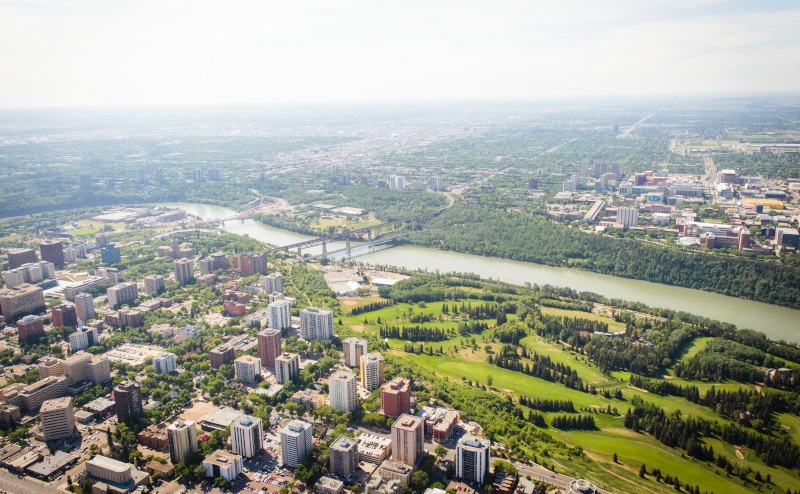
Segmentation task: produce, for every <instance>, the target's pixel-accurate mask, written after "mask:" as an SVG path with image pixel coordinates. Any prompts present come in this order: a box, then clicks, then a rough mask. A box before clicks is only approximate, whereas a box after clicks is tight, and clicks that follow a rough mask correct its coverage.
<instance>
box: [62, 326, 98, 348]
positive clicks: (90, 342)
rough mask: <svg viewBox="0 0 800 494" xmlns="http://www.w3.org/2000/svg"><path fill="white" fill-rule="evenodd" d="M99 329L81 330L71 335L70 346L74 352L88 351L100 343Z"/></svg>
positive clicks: (84, 328)
mask: <svg viewBox="0 0 800 494" xmlns="http://www.w3.org/2000/svg"><path fill="white" fill-rule="evenodd" d="M98 341H99V340H98V338H97V329H95V328H86V327H83V328H79V329H78V330H77V331H75V332H73V333H70V334H69V346H70V348H71V349H72V351H73V352H78V351H80V350H86V349H87V348H89V347H91V346H95V345H97V343H98Z"/></svg>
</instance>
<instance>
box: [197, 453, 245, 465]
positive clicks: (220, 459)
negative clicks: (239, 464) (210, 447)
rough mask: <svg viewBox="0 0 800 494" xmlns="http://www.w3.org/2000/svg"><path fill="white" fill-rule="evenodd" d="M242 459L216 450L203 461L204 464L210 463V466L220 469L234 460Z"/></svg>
mask: <svg viewBox="0 0 800 494" xmlns="http://www.w3.org/2000/svg"><path fill="white" fill-rule="evenodd" d="M241 459H242V457H241V456H240V455H235V454H233V453H228V452H227V451H222V450H221V449H218V450H216V451H214V452H213V453H211V454H210V455H208V457H207V458H206V459H205V460H203V462H204V463H211V464H212V465H217V466H220V467H227V466H228V465H230V464H231V463H233V462H234V461H236V460H241Z"/></svg>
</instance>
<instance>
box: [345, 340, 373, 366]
mask: <svg viewBox="0 0 800 494" xmlns="http://www.w3.org/2000/svg"><path fill="white" fill-rule="evenodd" d="M342 350H343V351H344V365H346V366H348V367H358V366H359V364H360V363H361V356H362V355H366V354H367V340H362V339H359V338H353V337H350V338H345V340H344V341H343V342H342Z"/></svg>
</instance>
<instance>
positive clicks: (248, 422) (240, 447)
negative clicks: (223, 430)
mask: <svg viewBox="0 0 800 494" xmlns="http://www.w3.org/2000/svg"><path fill="white" fill-rule="evenodd" d="M263 435H264V426H263V424H262V422H261V419H260V418H258V417H251V416H249V415H242V416H241V417H239V418H238V419H236V420H234V421H233V423H232V424H231V450H232V451H233V452H234V453H235V454H237V455H242V456H244V457H245V458H252V457H254V456H255V455H257V454H258V452H259V451H261V449H262V448H263V446H264V439H263V437H262V436H263Z"/></svg>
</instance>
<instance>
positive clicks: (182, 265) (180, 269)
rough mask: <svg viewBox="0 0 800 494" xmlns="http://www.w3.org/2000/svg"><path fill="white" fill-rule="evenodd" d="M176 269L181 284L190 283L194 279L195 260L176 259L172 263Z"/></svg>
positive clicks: (176, 275)
mask: <svg viewBox="0 0 800 494" xmlns="http://www.w3.org/2000/svg"><path fill="white" fill-rule="evenodd" d="M172 267H173V270H174V271H175V280H177V281H178V283H180V284H181V285H188V284H189V283H191V282H193V281H194V261H192V260H191V259H187V258H185V257H184V258H182V259H176V260H175V261H173V263H172Z"/></svg>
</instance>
